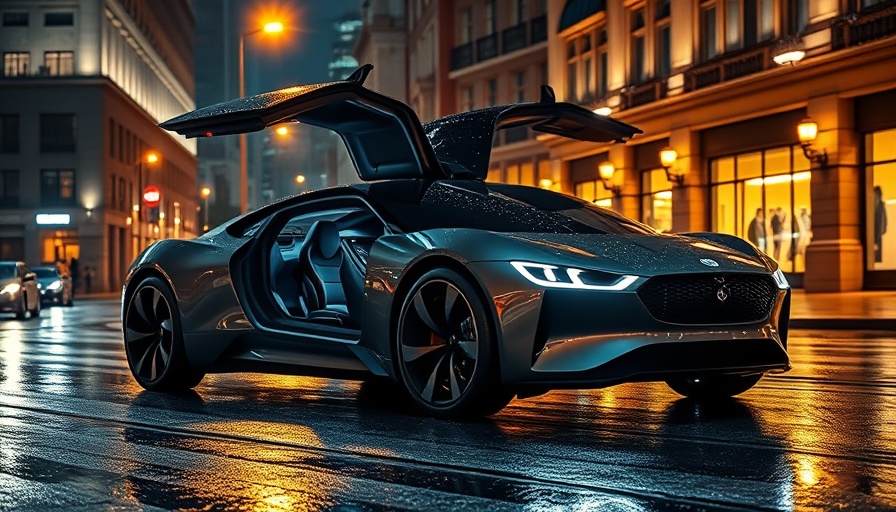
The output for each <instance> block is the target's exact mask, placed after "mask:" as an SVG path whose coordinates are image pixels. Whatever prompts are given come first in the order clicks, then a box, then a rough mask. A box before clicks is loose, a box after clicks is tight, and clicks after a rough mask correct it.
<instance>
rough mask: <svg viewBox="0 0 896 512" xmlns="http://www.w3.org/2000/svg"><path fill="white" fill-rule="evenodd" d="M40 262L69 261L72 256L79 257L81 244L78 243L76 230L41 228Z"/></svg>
mask: <svg viewBox="0 0 896 512" xmlns="http://www.w3.org/2000/svg"><path fill="white" fill-rule="evenodd" d="M40 240H41V263H43V264H51V263H55V262H57V261H65V262H66V263H67V262H70V261H71V260H72V258H75V259H77V258H80V256H81V246H80V245H79V244H78V232H77V231H70V230H65V231H63V230H41V233H40Z"/></svg>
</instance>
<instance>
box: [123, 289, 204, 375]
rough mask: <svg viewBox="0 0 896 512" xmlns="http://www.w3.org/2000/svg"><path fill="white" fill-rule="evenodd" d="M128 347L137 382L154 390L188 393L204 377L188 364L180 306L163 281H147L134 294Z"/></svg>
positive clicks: (127, 329) (127, 314)
mask: <svg viewBox="0 0 896 512" xmlns="http://www.w3.org/2000/svg"><path fill="white" fill-rule="evenodd" d="M124 347H125V354H126V355H127V359H128V366H129V367H130V369H131V373H132V374H133V375H134V379H136V380H137V383H138V384H140V385H141V386H143V387H144V388H146V389H148V390H150V391H184V390H187V389H190V388H193V387H194V386H196V385H197V384H199V381H201V380H202V378H203V377H204V374H203V373H201V372H198V371H196V370H194V369H192V368H191V367H190V365H189V363H188V362H187V354H186V352H185V350H184V342H183V331H182V330H181V325H180V316H179V315H178V310H177V304H176V302H175V300H174V295H173V294H172V293H171V291H170V290H169V289H168V285H167V284H166V283H164V282H163V281H162V280H161V279H159V278H156V277H148V278H146V279H144V280H143V281H142V282H141V283H140V284H139V285H137V289H136V290H135V291H134V293H133V295H131V297H130V300H129V301H128V305H127V309H125V316H124Z"/></svg>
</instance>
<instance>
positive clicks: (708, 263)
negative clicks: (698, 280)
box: [700, 258, 719, 267]
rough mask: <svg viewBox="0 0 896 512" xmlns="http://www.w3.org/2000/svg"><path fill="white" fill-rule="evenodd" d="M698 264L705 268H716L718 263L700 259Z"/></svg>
mask: <svg viewBox="0 0 896 512" xmlns="http://www.w3.org/2000/svg"><path fill="white" fill-rule="evenodd" d="M700 263H703V264H704V265H706V266H707V267H718V266H719V262H718V261H716V260H711V259H709V258H700Z"/></svg>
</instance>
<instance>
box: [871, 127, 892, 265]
mask: <svg viewBox="0 0 896 512" xmlns="http://www.w3.org/2000/svg"><path fill="white" fill-rule="evenodd" d="M865 160H866V162H867V166H866V172H867V173H868V174H867V176H868V180H867V181H866V182H867V183H871V186H870V187H867V190H866V196H865V204H866V205H867V208H866V212H867V213H866V215H867V217H866V221H865V226H866V228H867V244H866V248H867V249H866V251H865V254H866V257H867V260H866V261H867V268H868V270H896V129H892V130H884V131H879V132H874V133H869V134H867V135H865Z"/></svg>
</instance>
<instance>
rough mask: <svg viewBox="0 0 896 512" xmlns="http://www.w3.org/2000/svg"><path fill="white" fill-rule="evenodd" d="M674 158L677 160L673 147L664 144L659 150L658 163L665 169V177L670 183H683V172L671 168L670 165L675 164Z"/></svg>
mask: <svg viewBox="0 0 896 512" xmlns="http://www.w3.org/2000/svg"><path fill="white" fill-rule="evenodd" d="M676 160H678V152H677V151H675V150H674V149H672V148H670V147H669V146H666V147H664V148H663V149H661V150H660V164H661V165H662V166H663V169H665V171H666V179H667V180H669V182H671V183H675V184H677V185H684V174H683V173H680V172H678V171H673V170H672V166H673V165H675V161H676Z"/></svg>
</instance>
